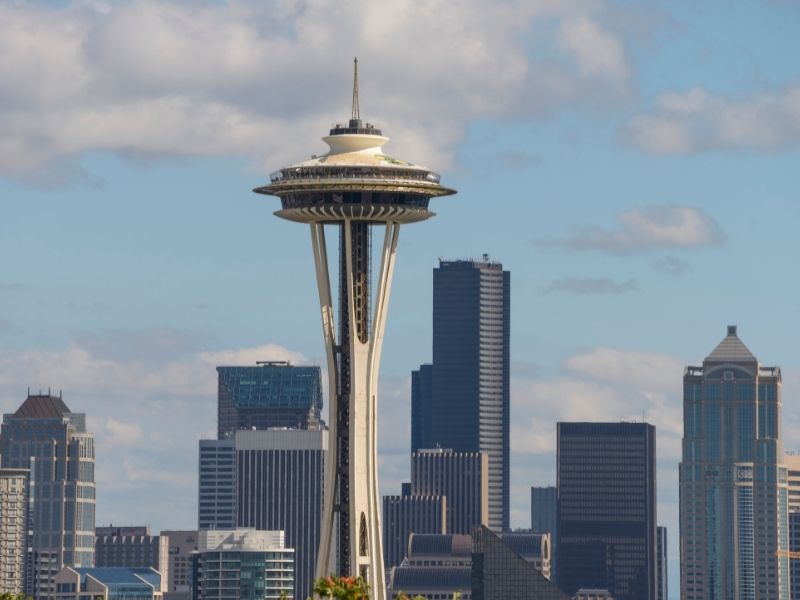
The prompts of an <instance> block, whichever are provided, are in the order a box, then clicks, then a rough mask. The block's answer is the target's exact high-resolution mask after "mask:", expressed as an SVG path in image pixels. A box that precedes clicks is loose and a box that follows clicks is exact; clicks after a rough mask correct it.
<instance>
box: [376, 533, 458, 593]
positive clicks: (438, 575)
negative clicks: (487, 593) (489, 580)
mask: <svg viewBox="0 0 800 600" xmlns="http://www.w3.org/2000/svg"><path fill="white" fill-rule="evenodd" d="M467 537H469V536H467ZM471 578H472V571H471V567H411V566H407V565H402V566H400V567H396V568H395V569H393V570H392V584H391V585H392V589H393V590H418V589H422V588H424V589H426V590H433V589H443V590H452V589H465V590H469V589H471V587H472V580H471Z"/></svg>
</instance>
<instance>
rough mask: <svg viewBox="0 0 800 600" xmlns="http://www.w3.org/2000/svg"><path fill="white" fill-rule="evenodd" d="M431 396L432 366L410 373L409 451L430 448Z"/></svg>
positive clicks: (425, 366) (422, 367)
mask: <svg viewBox="0 0 800 600" xmlns="http://www.w3.org/2000/svg"><path fill="white" fill-rule="evenodd" d="M432 394H433V365H420V366H419V369H417V370H416V371H411V451H412V452H416V451H417V450H423V449H424V448H430V447H432V446H430V445H429V444H430V430H429V428H430V424H431V416H430V408H431V395H432Z"/></svg>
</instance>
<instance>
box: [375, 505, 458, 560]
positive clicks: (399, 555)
mask: <svg viewBox="0 0 800 600" xmlns="http://www.w3.org/2000/svg"><path fill="white" fill-rule="evenodd" d="M382 517H383V563H384V566H385V567H386V571H387V572H388V571H389V569H391V568H392V567H396V566H397V565H399V564H400V563H401V562H403V559H404V558H405V557H406V555H407V553H408V538H409V536H410V535H411V534H412V533H447V499H446V498H445V497H444V496H384V497H383V515H382Z"/></svg>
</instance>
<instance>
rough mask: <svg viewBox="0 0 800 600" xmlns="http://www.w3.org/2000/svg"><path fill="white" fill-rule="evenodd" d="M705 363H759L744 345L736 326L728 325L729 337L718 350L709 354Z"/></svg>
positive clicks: (721, 343) (715, 349)
mask: <svg viewBox="0 0 800 600" xmlns="http://www.w3.org/2000/svg"><path fill="white" fill-rule="evenodd" d="M704 362H711V363H736V362H747V363H752V362H758V359H757V358H756V357H755V356H753V353H752V352H750V350H749V349H748V348H747V346H745V345H744V344H743V343H742V340H740V339H739V336H738V335H737V332H736V325H728V335H726V336H725V339H723V340H722V341H721V342H720V343H719V344H718V345H717V347H716V348H714V350H713V351H712V352H711V354H709V355H708V356H707V357H706V359H705V361H704Z"/></svg>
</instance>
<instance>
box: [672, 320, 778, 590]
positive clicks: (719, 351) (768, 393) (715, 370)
mask: <svg viewBox="0 0 800 600" xmlns="http://www.w3.org/2000/svg"><path fill="white" fill-rule="evenodd" d="M783 459H784V457H783V443H782V441H781V371H780V369H779V368H778V367H764V366H762V365H760V364H759V362H758V360H757V359H756V357H755V356H753V354H752V353H751V352H750V351H749V350H748V349H747V347H746V346H745V345H744V344H743V343H742V341H741V340H740V339H739V337H738V336H737V333H736V327H735V326H733V325H731V326H729V327H728V334H727V336H726V337H725V338H724V339H723V340H722V342H720V344H719V345H718V346H717V347H716V348H715V349H714V350H713V351H712V352H711V354H709V355H708V356H707V357H706V359H705V360H704V361H703V365H702V366H701V367H695V366H689V367H686V371H685V373H684V376H683V460H682V461H681V464H680V528H681V529H680V548H681V598H682V599H683V600H727V599H728V598H736V599H737V600H756V599H758V600H761V599H762V598H771V599H775V600H788V598H789V558H788V556H787V555H786V553H787V552H788V550H789V536H788V522H789V517H788V502H789V501H788V490H787V469H786V466H785V465H784V464H783Z"/></svg>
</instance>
